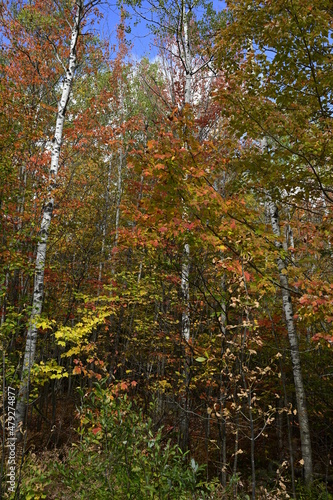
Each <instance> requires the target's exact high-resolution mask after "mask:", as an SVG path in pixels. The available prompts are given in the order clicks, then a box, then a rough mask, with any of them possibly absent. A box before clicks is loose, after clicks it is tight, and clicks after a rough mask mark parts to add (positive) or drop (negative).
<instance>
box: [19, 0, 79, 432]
mask: <svg viewBox="0 0 333 500" xmlns="http://www.w3.org/2000/svg"><path fill="white" fill-rule="evenodd" d="M75 5H76V14H75V20H74V24H73V27H72V34H71V42H70V53H69V60H68V67H67V70H66V74H65V76H64V81H63V85H62V94H61V98H60V100H59V102H58V113H57V119H56V126H55V133H54V137H53V141H52V143H53V144H52V151H51V165H50V170H49V190H48V195H47V199H46V201H45V205H44V208H43V215H42V222H41V227H40V231H39V241H38V245H37V254H36V264H35V275H34V289H33V298H32V311H31V316H30V321H29V327H28V334H27V340H26V346H25V352H24V359H23V368H22V376H21V383H20V387H19V393H18V401H17V406H16V430H17V431H18V430H19V428H21V427H22V426H23V422H24V417H25V411H26V406H27V403H28V397H29V381H30V380H29V379H30V372H31V368H32V366H33V363H34V360H35V353H36V344H37V333H38V330H37V326H36V320H37V318H38V316H40V314H41V312H42V307H43V295H44V270H45V260H46V250H47V240H48V237H49V230H50V224H51V220H52V214H53V208H54V189H55V187H56V181H57V176H58V169H59V158H60V151H61V146H62V141H63V128H64V122H65V114H66V108H67V105H68V102H69V97H70V92H71V87H72V82H73V79H74V74H75V70H76V46H77V41H78V37H79V32H80V26H81V21H82V14H83V0H77V1H76V3H75ZM18 437H19V436H18Z"/></svg>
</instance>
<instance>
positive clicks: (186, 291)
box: [181, 1, 192, 342]
mask: <svg viewBox="0 0 333 500" xmlns="http://www.w3.org/2000/svg"><path fill="white" fill-rule="evenodd" d="M182 17H183V29H184V43H183V48H184V58H183V61H184V64H185V94H184V102H185V105H186V104H191V102H192V67H191V66H192V64H191V50H190V40H189V34H188V13H187V12H186V6H185V1H183V3H182ZM185 181H186V178H185ZM183 216H184V217H186V210H184V214H183ZM189 275H190V245H189V244H188V243H185V245H184V249H183V261H182V271H181V290H182V295H183V301H184V310H183V313H182V336H183V339H185V341H186V342H188V341H189V340H190V286H189Z"/></svg>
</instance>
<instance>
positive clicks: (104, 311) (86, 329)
mask: <svg viewBox="0 0 333 500" xmlns="http://www.w3.org/2000/svg"><path fill="white" fill-rule="evenodd" d="M99 300H100V302H102V300H103V297H99ZM107 301H108V302H109V303H106V304H105V305H99V306H98V307H95V308H93V309H88V308H83V309H81V310H79V311H78V312H79V313H81V314H82V317H81V321H79V322H78V323H76V325H74V326H62V327H60V328H59V329H58V331H57V332H55V335H54V336H55V339H56V342H57V344H58V345H59V346H61V347H66V346H67V345H68V344H72V346H71V348H70V349H69V350H68V351H66V352H65V353H63V354H62V355H61V356H62V357H70V356H73V355H74V354H75V355H77V354H79V353H80V352H81V351H82V349H83V347H84V346H86V345H87V343H88V337H89V336H90V335H91V334H92V332H93V331H94V329H95V328H97V327H98V326H100V325H103V324H104V323H105V319H106V318H108V317H110V316H111V315H112V314H113V312H114V309H113V306H114V304H112V301H111V299H109V298H107ZM92 302H93V301H92Z"/></svg>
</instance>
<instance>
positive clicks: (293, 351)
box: [268, 201, 313, 484]
mask: <svg viewBox="0 0 333 500" xmlns="http://www.w3.org/2000/svg"><path fill="white" fill-rule="evenodd" d="M268 209H269V215H270V220H271V225H272V230H273V233H274V235H275V236H276V237H277V238H280V236H281V231H280V224H279V210H278V207H277V206H276V204H275V203H274V202H273V201H270V202H269V203H268ZM275 246H276V247H277V248H278V249H279V250H282V249H283V244H282V243H281V242H280V241H276V242H275ZM277 266H278V270H279V276H280V284H281V290H282V302H283V311H284V315H285V318H286V323H287V330H288V338H289V344H290V356H291V363H292V369H293V376H294V384H295V393H296V403H297V412H298V422H299V428H300V437H301V449H302V458H303V460H304V479H305V483H306V484H310V483H311V482H312V477H313V470H312V451H311V438H310V427H309V419H308V412H307V406H306V397H305V391H304V385H303V377H302V370H301V359H300V354H299V348H298V338H297V332H296V327H295V322H294V314H293V307H292V300H291V295H290V291H289V283H288V274H287V265H286V263H285V261H284V260H283V259H282V257H280V256H279V257H278V258H277Z"/></svg>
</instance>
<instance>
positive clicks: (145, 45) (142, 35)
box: [97, 0, 225, 59]
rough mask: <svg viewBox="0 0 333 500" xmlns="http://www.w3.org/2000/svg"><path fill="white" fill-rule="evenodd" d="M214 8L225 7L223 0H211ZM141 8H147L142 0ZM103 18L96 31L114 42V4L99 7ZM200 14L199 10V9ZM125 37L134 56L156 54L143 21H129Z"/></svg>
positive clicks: (117, 11)
mask: <svg viewBox="0 0 333 500" xmlns="http://www.w3.org/2000/svg"><path fill="white" fill-rule="evenodd" d="M213 5H214V8H215V9H216V10H217V11H220V10H222V9H223V8H224V7H225V2H224V1H223V0H213ZM142 8H143V9H145V10H146V9H147V8H148V4H147V2H145V1H144V0H143V2H142ZM100 10H101V11H102V13H103V16H104V18H103V19H102V20H101V21H100V23H99V26H98V29H97V30H98V31H99V32H100V33H101V35H102V38H103V39H108V40H109V41H110V44H114V43H115V40H116V29H117V24H118V23H119V20H120V17H119V9H118V7H117V6H116V5H112V4H110V3H109V5H104V6H102V7H101V9H100ZM199 15H200V10H199ZM127 38H128V39H129V40H130V41H131V42H132V44H133V48H132V51H131V52H132V54H133V55H134V57H137V58H141V57H143V56H147V57H149V58H150V59H151V58H154V56H155V55H156V48H155V47H154V46H153V41H154V40H153V37H152V36H151V35H150V33H149V30H148V29H147V28H146V23H145V21H142V22H140V23H139V24H138V25H137V26H134V20H132V22H131V33H130V34H129V35H127Z"/></svg>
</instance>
